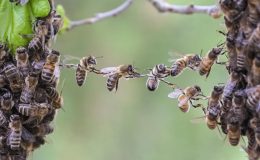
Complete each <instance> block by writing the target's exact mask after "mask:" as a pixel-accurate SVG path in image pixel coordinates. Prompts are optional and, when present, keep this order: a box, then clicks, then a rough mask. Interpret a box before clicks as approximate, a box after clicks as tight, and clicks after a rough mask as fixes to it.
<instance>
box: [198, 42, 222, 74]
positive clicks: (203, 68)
mask: <svg viewBox="0 0 260 160" xmlns="http://www.w3.org/2000/svg"><path fill="white" fill-rule="evenodd" d="M222 50H223V48H221V47H216V48H212V49H211V50H210V51H209V52H208V54H207V55H206V56H205V57H203V58H202V60H201V62H200V64H199V67H198V69H199V74H200V75H202V76H203V75H205V74H206V77H208V76H209V73H210V70H211V67H212V66H213V64H214V63H215V62H216V63H218V64H222V63H220V62H217V58H218V56H219V55H220V54H222Z"/></svg>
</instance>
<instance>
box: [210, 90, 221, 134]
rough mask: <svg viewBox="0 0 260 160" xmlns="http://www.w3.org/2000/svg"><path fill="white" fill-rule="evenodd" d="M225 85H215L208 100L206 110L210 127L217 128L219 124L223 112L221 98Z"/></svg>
mask: <svg viewBox="0 0 260 160" xmlns="http://www.w3.org/2000/svg"><path fill="white" fill-rule="evenodd" d="M223 89H224V87H223V86H214V89H213V91H212V92H211V96H210V98H209V101H208V107H207V111H206V123H207V126H208V128H209V129H215V128H216V127H217V124H218V118H219V116H220V113H221V108H220V98H221V95H222V93H223Z"/></svg>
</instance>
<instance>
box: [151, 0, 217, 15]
mask: <svg viewBox="0 0 260 160" xmlns="http://www.w3.org/2000/svg"><path fill="white" fill-rule="evenodd" d="M148 1H149V2H150V3H152V4H153V6H154V7H155V8H156V9H157V10H158V11H159V12H172V13H178V14H194V13H203V14H205V13H206V14H208V15H210V16H211V17H213V18H219V17H220V16H221V10H220V8H219V7H218V6H217V5H209V6H200V5H192V4H191V5H175V4H169V3H167V2H165V0H148Z"/></svg>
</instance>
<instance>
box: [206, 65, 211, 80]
mask: <svg viewBox="0 0 260 160" xmlns="http://www.w3.org/2000/svg"><path fill="white" fill-rule="evenodd" d="M210 71H211V67H210V69H209V71H208V73H207V74H206V78H208V76H209V74H210Z"/></svg>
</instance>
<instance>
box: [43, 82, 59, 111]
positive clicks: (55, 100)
mask: <svg viewBox="0 0 260 160" xmlns="http://www.w3.org/2000/svg"><path fill="white" fill-rule="evenodd" d="M46 93H47V96H48V97H49V98H50V100H51V101H52V106H53V107H54V108H55V109H60V108H61V107H62V105H63V98H62V96H61V94H59V93H58V91H57V90H56V89H55V88H53V87H47V88H46Z"/></svg>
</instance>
